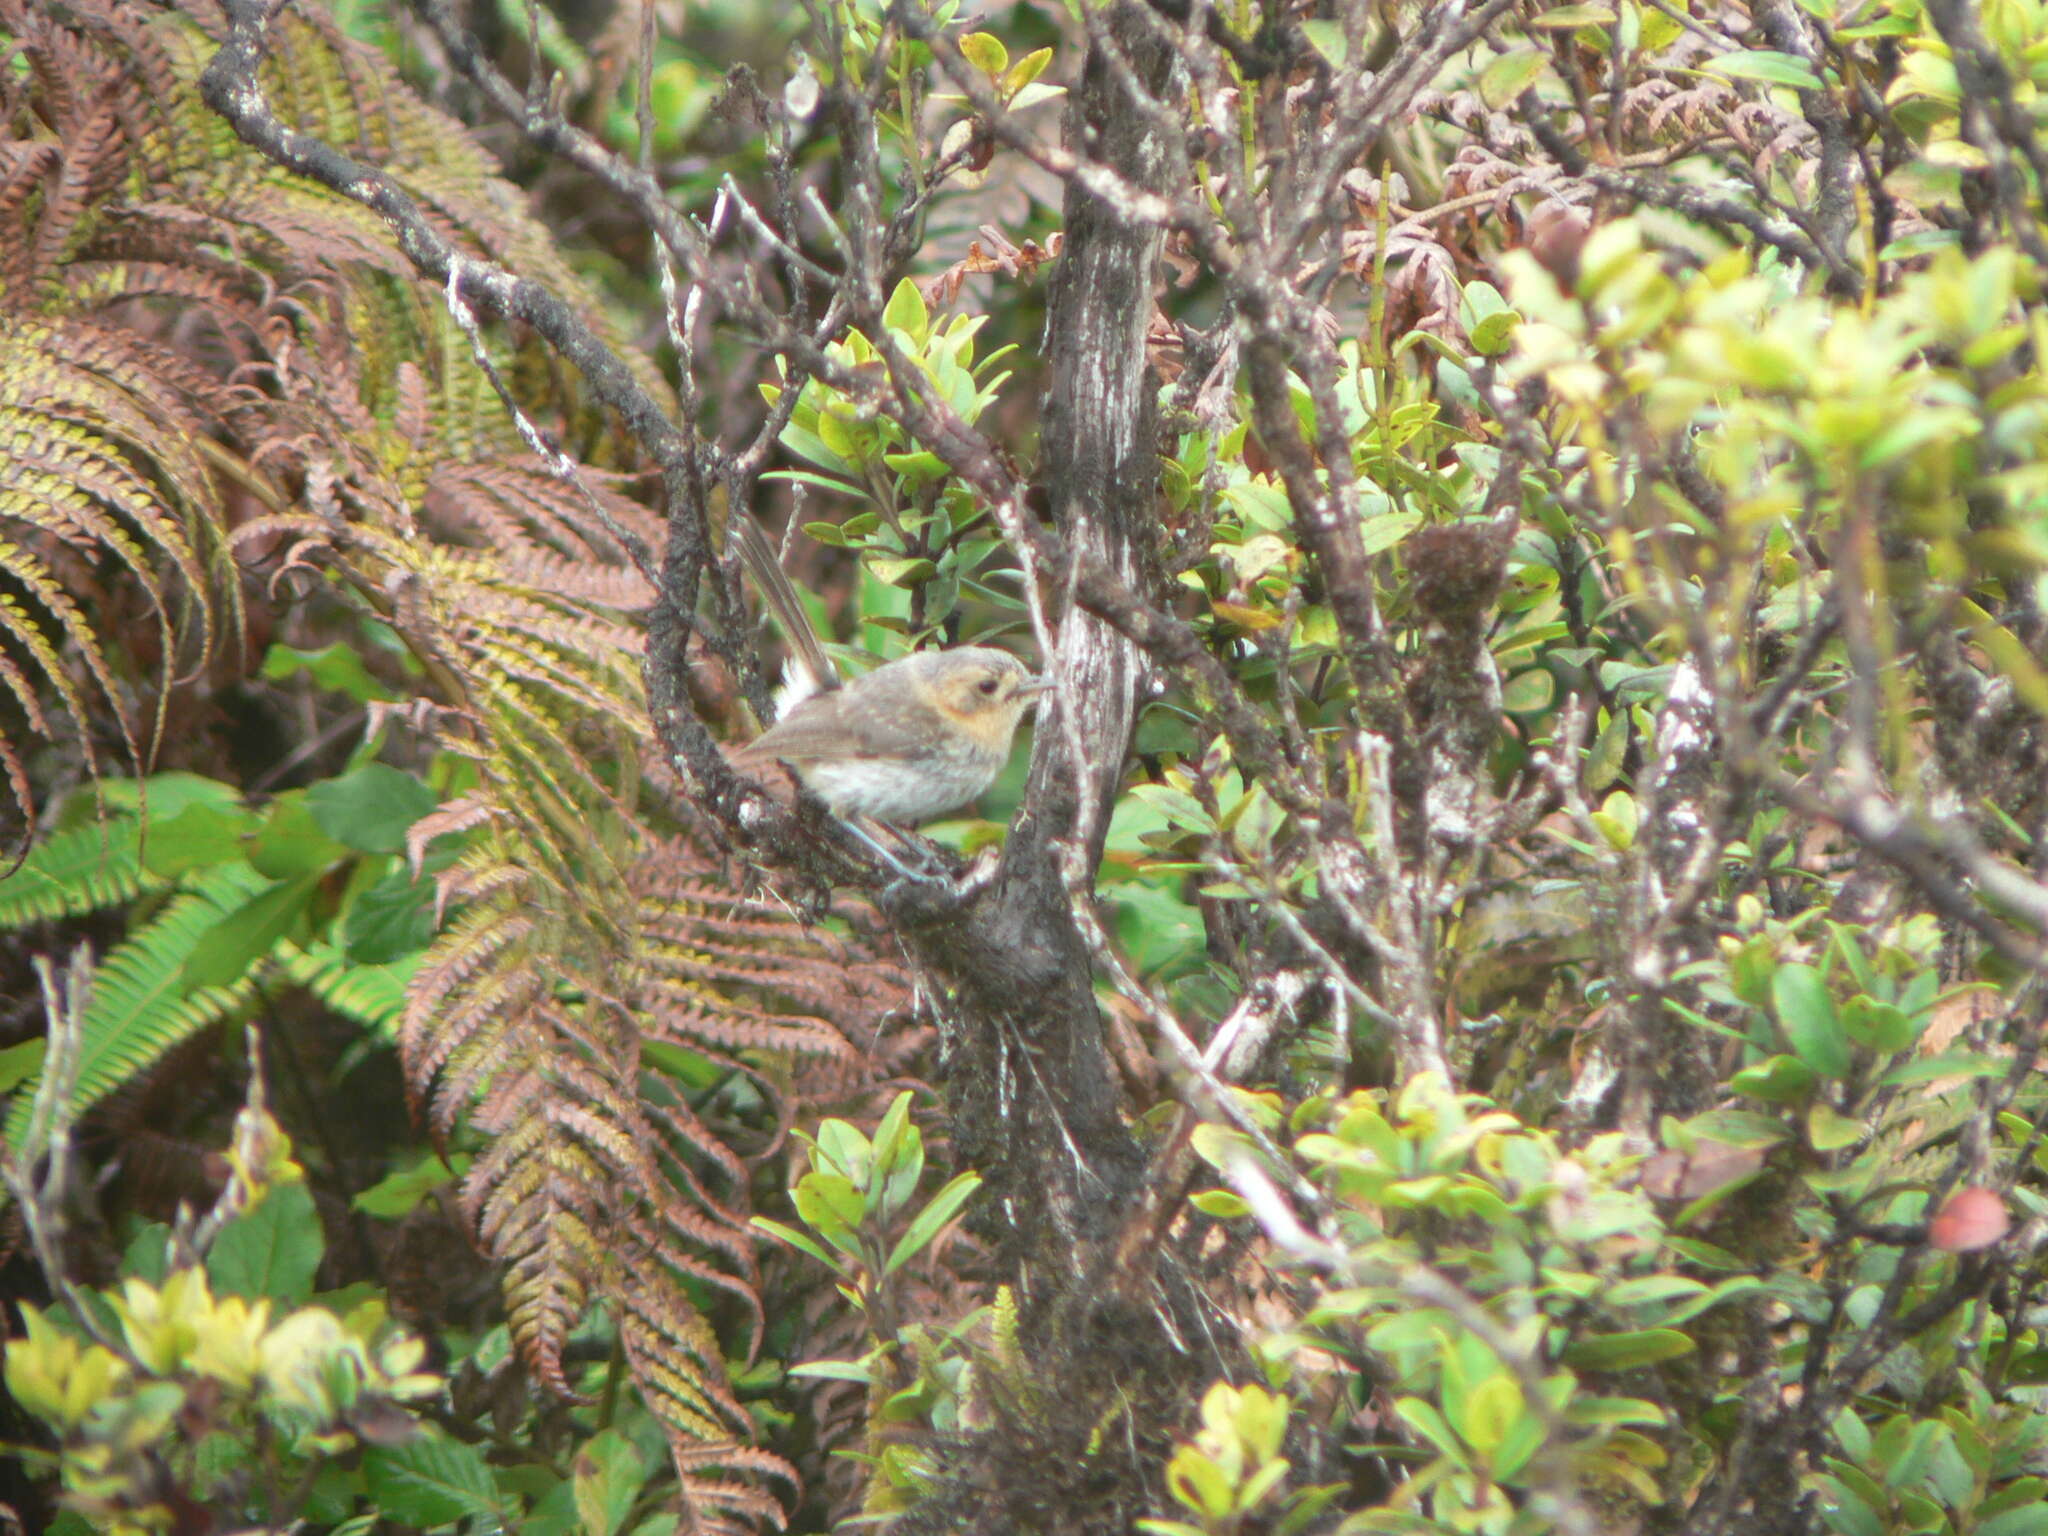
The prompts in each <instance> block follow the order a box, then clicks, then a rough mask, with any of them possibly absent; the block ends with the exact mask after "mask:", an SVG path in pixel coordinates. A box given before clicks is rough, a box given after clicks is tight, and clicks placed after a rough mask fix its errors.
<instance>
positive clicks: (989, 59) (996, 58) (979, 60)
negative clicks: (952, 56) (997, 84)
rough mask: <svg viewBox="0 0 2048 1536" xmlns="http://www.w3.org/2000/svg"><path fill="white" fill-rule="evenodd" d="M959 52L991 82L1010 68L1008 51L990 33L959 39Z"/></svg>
mask: <svg viewBox="0 0 2048 1536" xmlns="http://www.w3.org/2000/svg"><path fill="white" fill-rule="evenodd" d="M960 52H961V54H962V55H963V56H964V57H965V58H966V60H967V62H968V63H970V64H972V65H973V66H974V67H975V68H976V69H978V70H980V71H981V72H982V73H983V74H984V75H987V76H988V77H989V78H990V79H991V80H993V79H996V78H997V77H999V76H1000V75H1001V74H1002V73H1003V71H1004V70H1006V69H1008V68H1009V67H1010V50H1009V49H1007V48H1005V47H1004V46H1003V45H1002V41H1001V39H999V38H997V37H996V36H995V35H994V34H992V33H988V32H970V33H968V34H967V35H966V36H965V37H963V38H961V39H960Z"/></svg>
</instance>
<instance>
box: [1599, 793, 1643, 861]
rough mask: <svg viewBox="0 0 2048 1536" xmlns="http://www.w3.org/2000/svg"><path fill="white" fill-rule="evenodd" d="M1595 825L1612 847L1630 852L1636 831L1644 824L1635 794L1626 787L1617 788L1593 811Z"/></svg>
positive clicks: (1623, 851) (1622, 851) (1619, 850)
mask: <svg viewBox="0 0 2048 1536" xmlns="http://www.w3.org/2000/svg"><path fill="white" fill-rule="evenodd" d="M1593 825H1594V826H1595V827H1597V828H1599V830H1600V835H1601V836H1602V837H1604V838H1605V839H1607V842H1608V845H1609V846H1610V847H1612V848H1614V849H1615V850H1616V851H1617V852H1620V853H1626V852H1628V850H1629V849H1630V848H1632V847H1634V846H1635V841H1636V831H1637V829H1638V828H1639V827H1640V826H1641V825H1642V812H1641V811H1639V810H1638V809H1637V808H1636V801H1635V796H1633V795H1631V794H1630V793H1629V792H1628V791H1627V790H1624V789H1617V790H1615V791H1614V792H1613V793H1612V794H1610V795H1609V796H1608V797H1607V798H1606V799H1605V800H1603V801H1601V802H1600V809H1599V810H1597V811H1595V812H1593Z"/></svg>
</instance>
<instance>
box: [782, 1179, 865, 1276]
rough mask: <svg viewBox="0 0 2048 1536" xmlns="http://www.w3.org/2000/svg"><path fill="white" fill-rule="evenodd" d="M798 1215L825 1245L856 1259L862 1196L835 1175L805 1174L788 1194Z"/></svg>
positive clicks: (863, 1210)
mask: <svg viewBox="0 0 2048 1536" xmlns="http://www.w3.org/2000/svg"><path fill="white" fill-rule="evenodd" d="M791 1198H792V1199H793V1200H794V1202H795V1204H796V1213H797V1215H799V1216H801V1217H803V1219H804V1221H805V1223H806V1224H807V1225H808V1226H809V1227H810V1228H811V1230H812V1231H814V1232H816V1233H817V1234H818V1235H819V1236H820V1237H822V1238H824V1239H825V1241H826V1242H828V1243H830V1244H831V1245H832V1246H833V1247H834V1248H837V1249H839V1250H840V1251H841V1252H842V1253H845V1254H848V1255H850V1256H852V1257H855V1258H858V1257H859V1256H860V1252H861V1246H860V1222H861V1217H862V1216H863V1215H865V1214H866V1205H865V1203H864V1202H863V1200H862V1198H861V1192H860V1191H859V1190H858V1189H856V1188H855V1187H854V1184H853V1181H852V1180H851V1179H847V1178H842V1177H841V1176H840V1175H838V1174H836V1173H807V1174H805V1175H804V1176H803V1177H802V1178H800V1179H798V1180H797V1181H796V1188H795V1189H794V1190H793V1191H791Z"/></svg>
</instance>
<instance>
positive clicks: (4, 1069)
mask: <svg viewBox="0 0 2048 1536" xmlns="http://www.w3.org/2000/svg"><path fill="white" fill-rule="evenodd" d="M48 1048H49V1041H47V1040H45V1039H43V1038H42V1037H40V1036H38V1037H37V1038H35V1039H33V1040H24V1041H22V1042H21V1043H20V1044H18V1045H10V1046H8V1047H7V1049H5V1050H4V1051H0V1093H12V1092H14V1090H15V1089H17V1088H19V1087H20V1086H21V1085H22V1084H23V1083H25V1082H27V1081H28V1080H29V1079H30V1078H32V1077H35V1076H37V1075H38V1074H39V1073H41V1071H42V1070H43V1052H44V1051H45V1050H47V1049H48Z"/></svg>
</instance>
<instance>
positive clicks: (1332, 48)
mask: <svg viewBox="0 0 2048 1536" xmlns="http://www.w3.org/2000/svg"><path fill="white" fill-rule="evenodd" d="M1301 33H1302V36H1304V37H1306V38H1307V39H1308V41H1309V46H1310V47H1311V48H1313V49H1315V51H1316V52H1317V53H1320V54H1321V55H1322V56H1323V57H1324V58H1325V59H1327V60H1328V61H1329V62H1330V64H1331V65H1332V67H1334V68H1337V69H1342V68H1343V67H1344V61H1345V60H1346V59H1347V58H1349V57H1350V56H1351V43H1350V40H1349V39H1348V38H1346V37H1345V36H1344V24H1343V23H1342V22H1337V21H1326V20H1324V19H1322V18H1321V17H1310V18H1308V19H1306V20H1304V21H1303V22H1302V23H1301Z"/></svg>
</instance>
